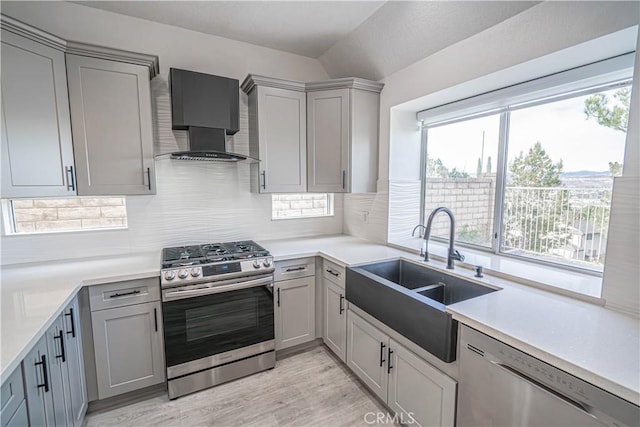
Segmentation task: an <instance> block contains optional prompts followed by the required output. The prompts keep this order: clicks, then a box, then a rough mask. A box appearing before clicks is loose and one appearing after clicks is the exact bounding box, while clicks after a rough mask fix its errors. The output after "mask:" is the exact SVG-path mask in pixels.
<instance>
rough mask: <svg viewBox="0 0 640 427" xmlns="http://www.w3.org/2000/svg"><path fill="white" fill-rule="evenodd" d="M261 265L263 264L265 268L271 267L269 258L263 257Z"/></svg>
mask: <svg viewBox="0 0 640 427" xmlns="http://www.w3.org/2000/svg"><path fill="white" fill-rule="evenodd" d="M262 265H264V266H265V267H267V268H269V267H271V260H269V259H265V260H264V261H262Z"/></svg>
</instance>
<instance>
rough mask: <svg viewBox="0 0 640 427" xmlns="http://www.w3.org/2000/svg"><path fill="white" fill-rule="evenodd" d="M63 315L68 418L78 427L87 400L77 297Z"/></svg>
mask: <svg viewBox="0 0 640 427" xmlns="http://www.w3.org/2000/svg"><path fill="white" fill-rule="evenodd" d="M63 317H64V318H63V328H64V338H65V349H66V352H67V370H68V374H69V392H70V397H71V412H70V414H71V415H70V418H71V420H72V421H73V425H74V426H76V427H79V426H81V425H82V421H83V419H84V414H85V413H86V412H87V405H88V402H87V387H86V379H85V374H84V357H83V353H82V335H81V331H80V309H79V307H78V298H77V297H76V298H75V299H74V300H73V301H72V302H71V303H70V304H69V305H68V306H67V308H66V309H65V310H64V312H63Z"/></svg>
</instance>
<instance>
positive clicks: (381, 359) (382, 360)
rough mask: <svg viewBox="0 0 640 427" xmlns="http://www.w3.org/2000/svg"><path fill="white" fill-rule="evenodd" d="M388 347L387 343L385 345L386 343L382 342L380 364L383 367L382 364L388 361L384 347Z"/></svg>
mask: <svg viewBox="0 0 640 427" xmlns="http://www.w3.org/2000/svg"><path fill="white" fill-rule="evenodd" d="M385 347H386V345H384V343H380V366H381V367H382V365H383V364H384V362H386V360H384V359H383V358H384V348H385Z"/></svg>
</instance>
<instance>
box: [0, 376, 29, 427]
mask: <svg viewBox="0 0 640 427" xmlns="http://www.w3.org/2000/svg"><path fill="white" fill-rule="evenodd" d="M23 381H24V380H23V377H22V365H20V366H18V367H17V368H16V369H14V371H13V372H12V373H11V375H9V377H8V378H7V379H6V380H5V381H4V382H3V383H2V388H1V389H0V402H1V404H0V427H7V426H25V425H27V424H28V423H27V405H26V403H25V398H24V384H23Z"/></svg>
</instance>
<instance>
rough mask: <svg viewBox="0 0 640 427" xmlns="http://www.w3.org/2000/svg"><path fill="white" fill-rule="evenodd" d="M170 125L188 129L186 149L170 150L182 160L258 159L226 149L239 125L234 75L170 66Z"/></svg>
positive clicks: (178, 128)
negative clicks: (219, 74)
mask: <svg viewBox="0 0 640 427" xmlns="http://www.w3.org/2000/svg"><path fill="white" fill-rule="evenodd" d="M169 86H170V90H171V128H172V129H173V130H186V131H188V132H189V148H188V149H187V151H178V152H174V153H171V158H173V159H180V160H207V161H218V162H241V161H245V162H256V161H259V160H258V159H254V158H251V157H248V156H245V155H242V154H236V153H231V152H229V151H227V135H233V134H235V133H236V132H238V130H239V129H240V127H239V107H240V102H239V92H240V90H239V89H240V87H239V82H238V80H235V79H229V78H226V77H220V76H214V75H210V74H203V73H197V72H194V71H188V70H180V69H177V68H171V70H170V73H169Z"/></svg>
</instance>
